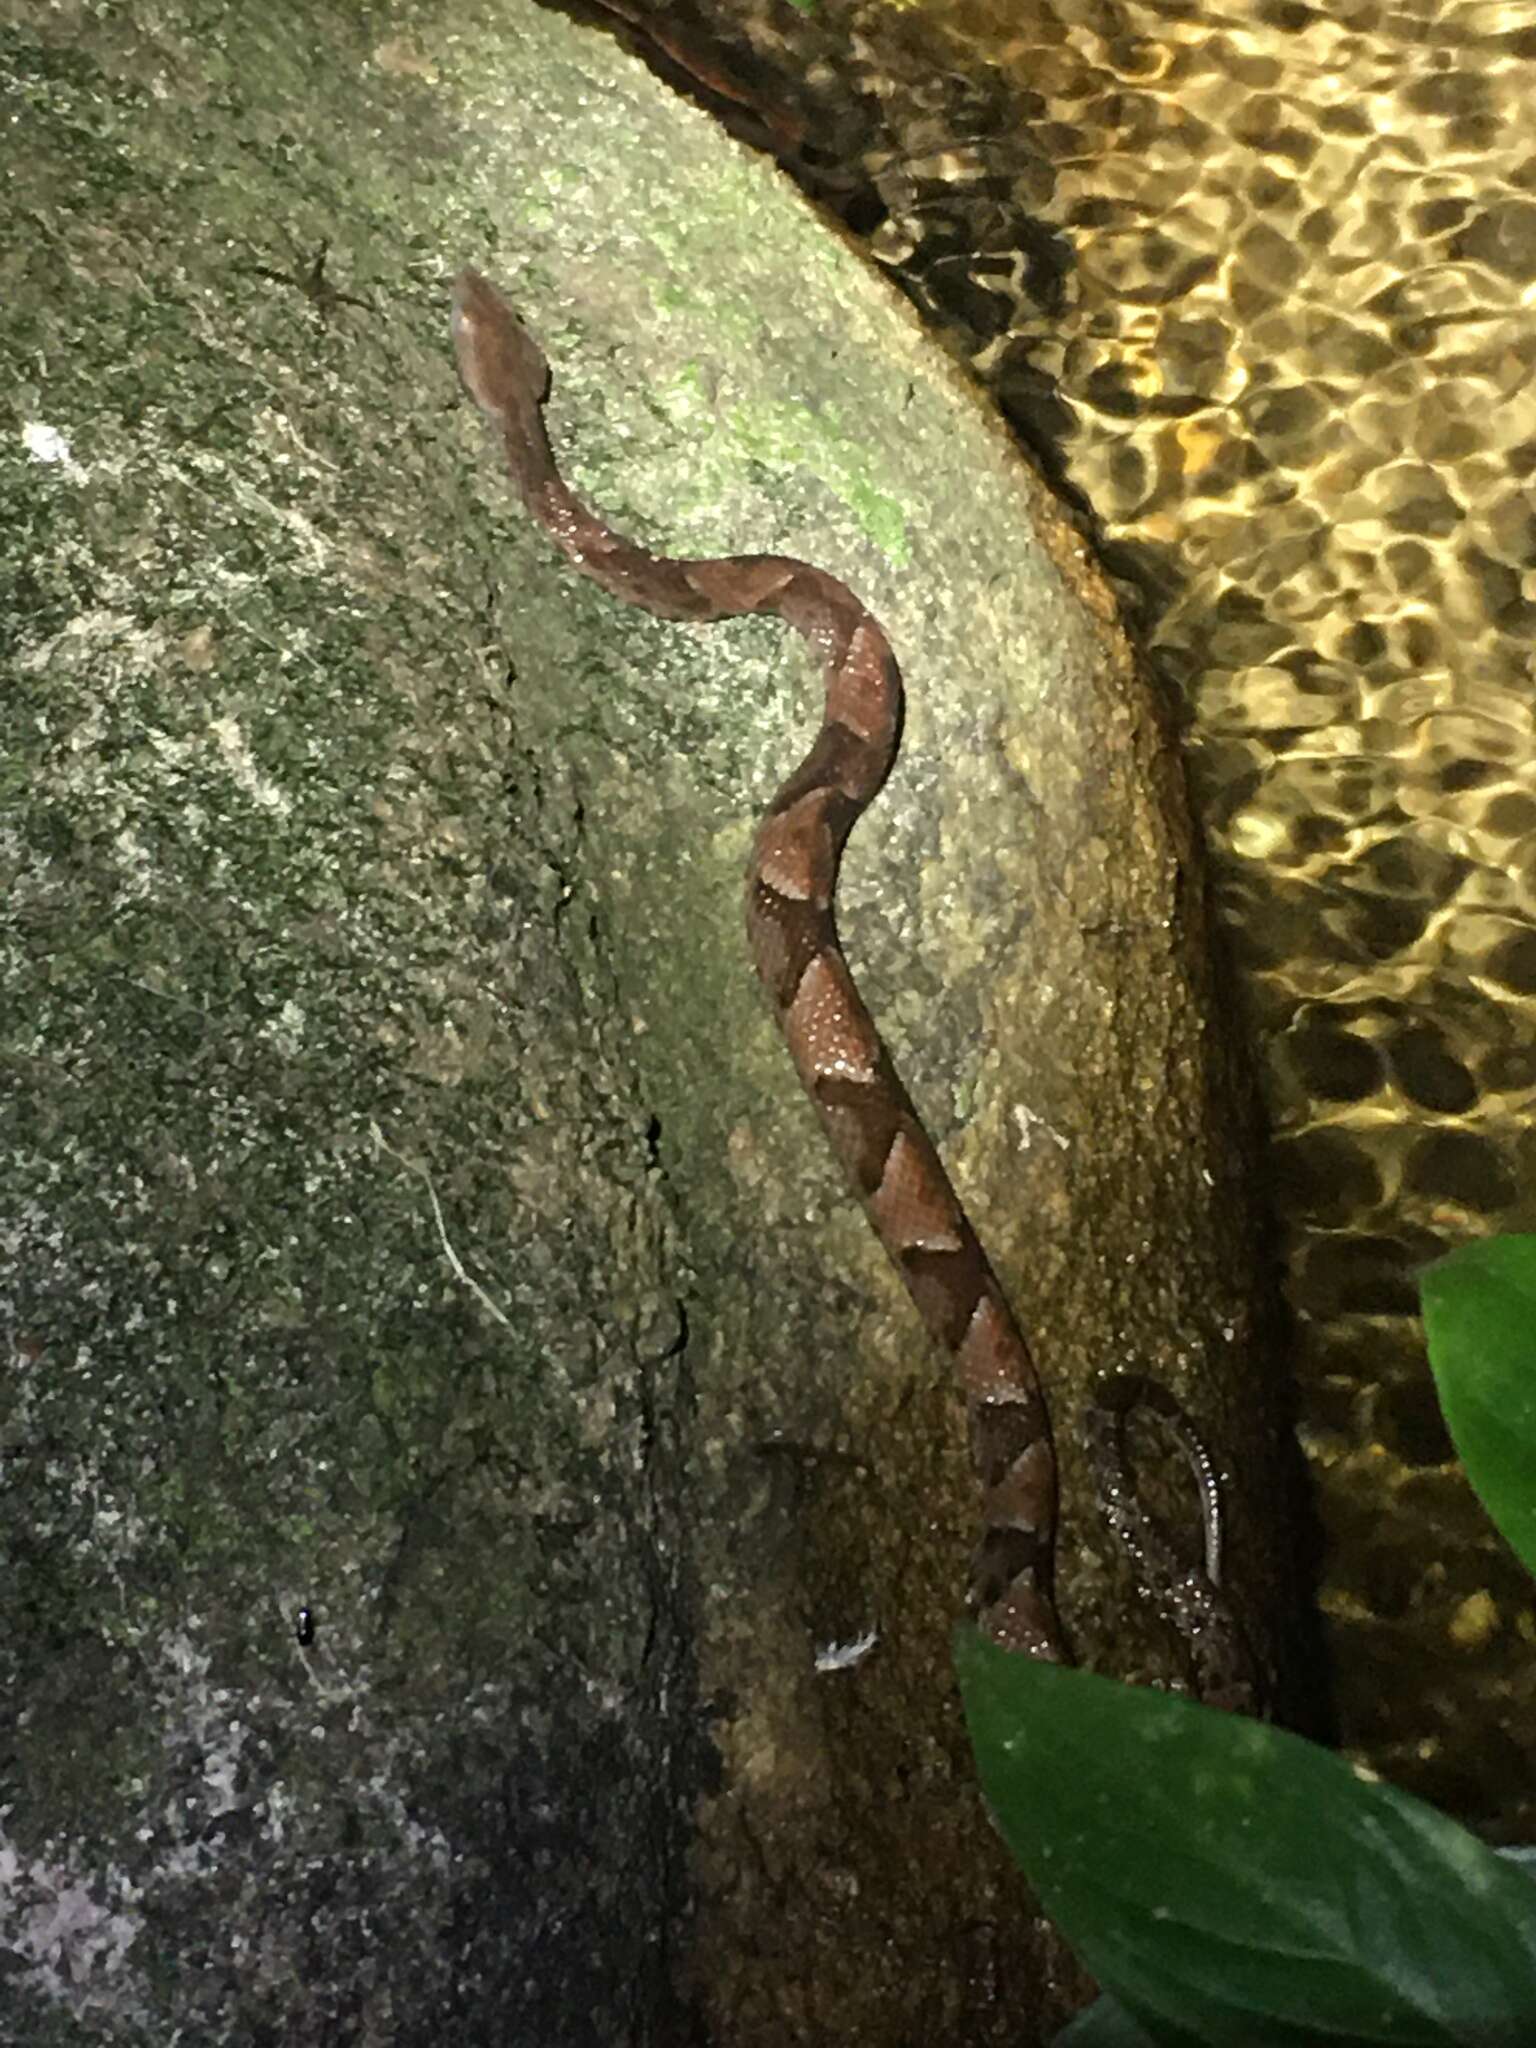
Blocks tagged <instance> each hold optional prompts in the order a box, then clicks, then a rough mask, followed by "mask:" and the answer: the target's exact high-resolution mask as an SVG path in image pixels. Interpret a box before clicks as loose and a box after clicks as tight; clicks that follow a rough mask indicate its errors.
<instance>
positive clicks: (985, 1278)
mask: <svg viewBox="0 0 1536 2048" xmlns="http://www.w3.org/2000/svg"><path fill="white" fill-rule="evenodd" d="M453 337H454V347H455V353H456V356H457V360H458V367H459V374H460V377H461V378H462V380H463V383H464V386H465V389H466V390H467V391H468V393H469V395H470V397H471V398H472V399H473V400H474V402H475V404H476V405H477V406H478V407H479V408H480V410H481V412H482V413H483V414H484V415H485V417H486V419H487V421H488V422H489V424H490V425H491V427H492V428H493V429H494V431H495V433H496V434H497V436H498V437H499V439H500V442H501V448H502V453H503V455H504V457H505V459H506V463H507V467H508V469H509V470H510V472H511V475H512V480H513V482H514V484H515V485H516V487H517V489H518V491H519V493H520V495H521V497H522V499H523V502H524V504H525V505H526V506H527V508H528V510H529V512H530V513H531V514H532V515H533V517H534V518H535V519H536V520H538V522H539V523H540V525H541V526H542V527H543V528H544V530H545V531H546V532H547V533H548V534H549V536H550V538H551V539H552V540H553V542H554V543H555V545H556V547H557V548H559V550H560V551H561V553H562V554H564V555H565V556H566V558H567V559H568V560H569V561H570V562H571V563H572V564H573V565H574V566H575V567H576V568H578V569H580V570H581V571H582V573H583V574H584V575H587V576H589V577H591V578H592V579H593V580H594V581H595V582H597V583H599V584H600V585H601V586H602V587H603V588H604V589H605V590H607V591H609V592H611V593H612V594H613V595H614V596H615V597H618V598H621V599H623V600H624V601H625V602H626V603H628V604H634V605H638V606H641V607H642V608H643V609H644V610H646V611H649V612H652V613H654V614H656V615H658V616H659V617H662V618H668V619H690V620H697V621H701V622H703V621H711V620H718V619H725V618H733V617H737V616H739V615H741V614H744V613H749V612H769V613H773V614H775V615H776V616H778V617H779V618H781V619H783V620H784V622H785V623H786V624H787V625H790V626H793V627H794V628H795V629H796V630H797V631H798V632H799V633H801V634H802V635H803V636H804V638H805V639H806V640H807V641H808V642H809V644H810V645H811V646H812V648H813V649H814V650H815V651H816V652H817V654H818V655H819V656H820V657H821V660H822V662H823V665H824V683H825V691H826V698H825V709H824V714H823V720H822V724H821V728H820V730H819V732H818V733H817V735H816V738H815V741H814V743H813V744H812V747H811V750H810V752H809V753H808V754H807V755H806V757H805V759H804V760H803V761H802V762H801V763H800V765H799V766H798V767H797V768H796V769H795V770H794V772H793V773H792V774H791V775H790V776H789V778H788V780H787V781H786V782H785V783H784V784H783V786H782V787H781V788H780V789H779V791H778V793H777V795H776V796H775V797H774V798H773V801H772V802H771V804H770V805H769V807H768V810H767V812H766V814H765V815H764V817H763V819H762V822H761V824H760V825H759V827H758V831H757V835H756V839H755V841H754V844H753V848H752V854H751V859H750V862H749V864H748V873H747V931H748V938H749V942H750V947H751V952H752V957H753V960H754V962H755V964H756V968H757V972H758V975H759V977H760V979H761V981H762V983H763V986H764V988H765V989H766V990H767V993H768V997H769V1000H770V1002H771V1004H772V1006H773V1011H774V1015H775V1017H776V1018H777V1020H778V1023H779V1027H780V1029H781V1031H782V1033H783V1036H784V1040H785V1043H786V1044H787V1045H788V1047H789V1051H790V1054H791V1057H792V1058H793V1060H794V1063H795V1066H796V1069H797V1071H798V1073H799V1075H800V1079H801V1082H802V1083H803V1085H804V1087H805V1090H806V1092H807V1094H808V1095H809V1096H810V1098H811V1101H812V1102H813V1103H814V1104H815V1106H816V1109H817V1111H818V1113H819V1115H820V1117H821V1120H822V1125H823V1128H824V1129H825V1131H826V1133H827V1137H828V1140H829V1142H830V1144H831V1146H832V1149H833V1151H834V1153H835V1154H836V1155H837V1158H838V1159H839V1161H840V1162H841V1163H842V1165H843V1167H844V1169H845V1171H846V1173H847V1175H848V1177H849V1179H850V1180H851V1182H852V1184H853V1187H854V1189H855V1191H856V1193H857V1194H858V1196H859V1198H860V1200H861V1201H862V1203H863V1204H864V1208H865V1210H866V1213H867V1214H868V1216H869V1219H870V1222H871V1223H872V1224H873V1226H874V1229H875V1231H876V1234H877V1235H878V1237H879V1239H880V1241H881V1243H882V1244H883V1245H884V1247H885V1249H886V1251H887V1253H888V1254H889V1255H890V1257H891V1259H892V1261H893V1262H894V1264H895V1266H896V1269H897V1271H898V1272H899V1273H900V1275H901V1278H902V1280H903V1281H904V1283H905V1285H906V1288H907V1291H908V1293H909V1294H910V1295H911V1297H912V1300H913V1302H914V1304H915V1305H916V1307H917V1310H918V1312H919V1314H920V1315H921V1317H922V1319H923V1321H924V1323H925V1324H926V1325H927V1327H928V1329H929V1331H930V1333H931V1334H932V1335H933V1336H934V1337H935V1338H936V1339H937V1340H938V1342H939V1343H940V1344H941V1345H942V1346H943V1347H944V1349H945V1350H946V1351H947V1352H948V1353H949V1354H950V1355H951V1356H952V1357H953V1359H954V1361H955V1364H956V1367H957V1369H958V1372H959V1377H960V1383H961V1386H962V1388H963V1390H964V1394H965V1400H966V1407H967V1417H968V1427H969V1436H970V1448H971V1457H972V1461H973V1464H974V1467H975V1470H976V1473H977V1476H978V1478H979V1480H980V1484H981V1491H982V1522H983V1533H982V1537H981V1542H980V1545H979V1548H978V1551H977V1553H976V1557H975V1561H974V1564H973V1567H972V1572H971V1584H970V1602H971V1606H972V1608H973V1610H974V1611H975V1613H976V1616H977V1618H978V1621H979V1623H980V1625H981V1627H982V1628H983V1629H984V1631H985V1632H986V1634H987V1635H988V1636H990V1637H991V1639H992V1640H993V1641H994V1642H995V1643H997V1644H999V1645H1000V1646H1002V1647H1003V1648H1005V1649H1010V1650H1018V1651H1023V1652H1024V1653H1026V1654H1028V1655H1030V1656H1035V1657H1043V1658H1048V1659H1051V1660H1053V1661H1057V1662H1070V1661H1072V1659H1071V1652H1070V1649H1069V1646H1068V1642H1067V1638H1066V1635H1065V1632H1064V1630H1063V1627H1062V1624H1061V1619H1060V1616H1059V1614H1058V1612H1057V1609H1056V1603H1055V1598H1054V1593H1053V1588H1052V1566H1053V1553H1054V1545H1055V1536H1056V1515H1057V1473H1056V1456H1055V1452H1054V1449H1053V1447H1052V1442H1051V1432H1050V1419H1049V1415H1048V1411H1047V1407H1046V1401H1045V1395H1044V1391H1043V1389H1042V1386H1041V1382H1040V1378H1039V1374H1038V1373H1037V1371H1036V1368H1035V1364H1034V1361H1033V1359H1032V1357H1031V1355H1030V1350H1029V1346H1028V1344H1027V1343H1026V1341H1025V1338H1024V1334H1023V1332H1022V1330H1021V1329H1020V1327H1019V1325H1018V1322H1017V1321H1016V1319H1015V1317H1014V1315H1013V1313H1012V1310H1011V1309H1010V1308H1009V1306H1008V1303H1007V1301H1006V1299H1005V1297H1004V1295H1003V1292H1002V1289H1001V1287H1000V1286H999V1285H998V1282H997V1279H996V1277H995V1275H994V1274H993V1272H992V1268H991V1266H990V1265H989V1263H988V1261H987V1257H986V1254H985V1253H984V1251H983V1250H982V1247H981V1244H980V1242H979V1240H978V1238H977V1235H976V1232H975V1230H974V1229H973V1228H972V1226H971V1222H970V1219H969V1218H968V1217H967V1215H966V1213H965V1210H964V1208H963V1207H962V1206H961V1203H960V1200H959V1198H958V1196H957V1195H956V1193H955V1190H954V1187H953V1186H952V1184H951V1182H950V1179H949V1175H948V1174H947V1172H946V1171H945V1168H944V1165H943V1162H942V1161H941V1160H940V1158H939V1155H938V1152H937V1150H936V1149H935V1147H934V1145H933V1143H932V1141H931V1139H930V1138H929V1136H928V1134H927V1132H926V1131H925V1130H924V1128H923V1125H922V1122H921V1120H920V1119H919V1117H918V1115H917V1112H916V1110H915V1109H914V1108H913V1106H912V1102H911V1100H910V1098H909V1097H908V1095H907V1092H906V1089H905V1087H904V1086H903V1085H902V1082H901V1079H900V1076H899V1075H898V1074H897V1073H896V1070H895V1068H894V1066H893V1065H892V1063H891V1059H890V1056H889V1054H888V1053H887V1051H886V1048H885V1045H884V1044H883V1042H882V1040H881V1038H880V1034H879V1032H878V1030H877V1029H876V1027H875V1023H874V1020H873V1018H872V1017H871V1016H870V1013H869V1011H868V1009H867V1008H866V1006H865V1004H864V1001H863V998H862V997H861V996H860V994H859V991H858V989H857V987H856V986H855V984H854V981H853V977H852V975H851V973H850V972H849V969H848V965H847V962H846V960H845V958H844V956H843V952H842V948H841V945H840V944H839V941H838V934H837V926H836V920H835V914H834V902H835V896H836V888H837V876H838V868H839V864H840V862H841V858H842V853H843V848H844V845H845V844H846V842H847V839H848V835H849V833H850V831H851V830H852V828H853V826H854V824H855V823H856V821H857V820H858V818H859V817H860V815H861V814H862V812H863V811H864V810H865V808H866V807H867V806H868V805H869V804H870V802H871V801H872V800H873V799H874V797H875V796H876V795H877V794H878V792H879V790H880V788H881V786H882V785H883V784H884V782H885V779H886V777H887V775H888V774H889V772H890V769H891V764H892V762H893V761H894V759H895V756H896V749H897V743H898V738H899V733H900V726H901V713H902V683H901V675H900V671H899V669H898V667H897V664H896V658H895V655H894V654H893V652H892V650H891V646H890V643H889V641H888V640H887V638H886V635H885V633H884V631H883V630H882V628H881V627H880V625H879V623H878V621H877V620H876V619H875V618H874V617H873V616H872V615H871V614H870V612H869V611H868V610H867V609H866V608H865V606H864V605H863V604H862V603H861V602H860V601H859V599H858V598H857V597H855V596H854V594H853V593H852V592H851V591H850V590H849V589H848V588H847V586H846V585H845V584H843V583H841V582H839V581H838V580H837V578H836V577H834V576H830V575H828V574H827V573H826V572H825V571H823V570H820V569H816V568H813V567H811V566H810V565H809V564H808V563H805V562H801V561H796V560H794V559H792V558H791V557H789V556H783V555H731V556H726V557H722V558H719V559H715V560H682V559H674V558H671V557H668V556H660V555H653V554H651V553H649V552H648V551H647V550H645V549H644V548H641V547H638V546H636V545H635V544H634V543H633V542H631V541H628V540H626V539H624V538H623V537H622V536H621V535H619V534H616V533H615V532H613V530H612V529H611V528H610V527H608V526H607V525H605V524H604V523H603V521H602V520H601V519H599V518H598V517H597V516H596V515H595V514H594V513H593V512H591V511H590V510H589V509H588V508H587V507H586V506H585V505H583V504H582V503H581V502H580V500H579V499H578V498H577V497H576V496H575V494H574V493H573V492H572V491H571V490H570V488H569V486H568V485H567V484H566V483H565V481H564V479H563V478H562V477H561V476H560V474H559V471H558V469H557V468H556V465H555V460H554V456H553V453H552V452H551V449H550V445H549V440H548V437H547V435H546V433H545V430H544V422H543V404H544V400H545V397H546V395H547V393H548V388H549V365H548V363H547V362H546V360H545V358H544V355H543V353H542V351H541V350H540V348H539V346H538V344H537V342H536V341H535V340H534V339H533V337H532V336H531V335H530V334H529V333H528V331H527V329H526V328H525V327H524V326H523V325H522V323H521V321H520V320H519V319H518V318H517V316H516V314H515V313H514V312H513V311H512V309H511V307H510V306H509V305H508V304H507V303H506V301H505V299H503V298H502V296H501V294H500V293H499V292H498V291H497V290H496V289H495V287H494V286H492V285H491V284H490V283H489V282H488V280H487V279H485V278H484V277H482V276H481V275H480V274H479V273H478V272H477V271H474V270H464V271H463V272H461V273H460V275H459V277H458V279H457V280H456V282H455V286H454V295H453ZM1149 1385H1150V1383H1148V1382H1145V1381H1142V1380H1132V1379H1130V1378H1128V1377H1126V1376H1121V1378H1120V1379H1117V1380H1112V1381H1110V1382H1109V1383H1108V1387H1109V1390H1110V1391H1109V1393H1108V1395H1107V1398H1106V1401H1105V1403H1104V1405H1103V1407H1102V1409H1101V1411H1100V1420H1099V1422H1098V1424H1096V1425H1095V1427H1094V1428H1093V1429H1092V1431H1091V1441H1092V1443H1093V1447H1094V1450H1095V1462H1096V1465H1097V1467H1098V1484H1099V1487H1100V1491H1101V1497H1102V1504H1103V1506H1104V1509H1105V1513H1106V1518H1107V1519H1108V1521H1109V1523H1110V1526H1111V1527H1112V1528H1113V1529H1114V1530H1115V1532H1116V1534H1117V1535H1118V1536H1119V1537H1120V1538H1121V1540H1122V1541H1123V1542H1124V1543H1125V1544H1126V1546H1127V1548H1128V1549H1129V1550H1130V1552H1131V1554H1132V1557H1133V1560H1134V1561H1135V1562H1136V1564H1137V1569H1138V1573H1139V1575H1140V1577H1141V1582H1142V1584H1143V1587H1144V1589H1145V1590H1147V1591H1148V1593H1149V1595H1150V1597H1152V1598H1153V1599H1154V1600H1156V1602H1157V1603H1158V1605H1159V1606H1160V1608H1161V1609H1162V1610H1163V1612H1164V1613H1165V1614H1166V1615H1167V1616H1168V1617H1169V1619H1170V1620H1172V1621H1173V1622H1174V1624H1175V1625H1176V1626H1177V1627H1178V1628H1179V1630H1180V1632H1181V1634H1183V1635H1184V1636H1185V1638H1186V1641H1187V1643H1188V1645H1189V1650H1190V1656H1191V1662H1192V1665H1193V1666H1194V1668H1195V1672H1196V1677H1197V1684H1198V1685H1199V1686H1200V1689H1201V1690H1202V1692H1203V1694H1204V1696H1205V1697H1208V1698H1211V1699H1212V1700H1213V1703H1220V1704H1224V1705H1242V1704H1246V1703H1247V1701H1246V1699H1245V1698H1243V1697H1241V1693H1242V1683H1241V1680H1240V1678H1239V1677H1238V1675H1237V1668H1236V1659H1237V1657H1238V1650H1239V1647H1240V1639H1239V1638H1237V1637H1236V1635H1235V1631H1234V1630H1232V1629H1229V1627H1228V1624H1227V1620H1226V1616H1225V1603H1224V1602H1223V1601H1222V1600H1221V1597H1220V1595H1219V1594H1218V1593H1217V1591H1216V1588H1215V1586H1214V1584H1213V1583H1212V1581H1213V1579H1214V1577H1215V1569H1214V1568H1216V1567H1217V1565H1218V1556H1217V1553H1218V1550H1219V1535H1218V1530H1219V1502H1218V1500H1217V1497H1216V1488H1215V1476H1214V1466H1213V1465H1212V1463H1211V1461H1210V1458H1209V1456H1208V1454H1207V1453H1206V1452H1205V1450H1204V1447H1203V1445H1201V1444H1200V1443H1199V1439H1198V1438H1197V1437H1196V1436H1195V1435H1194V1432H1193V1429H1192V1427H1191V1426H1190V1425H1189V1423H1188V1420H1187V1418H1185V1417H1184V1415H1183V1411H1182V1409H1180V1408H1179V1407H1178V1404H1177V1403H1176V1402H1174V1400H1173V1397H1172V1396H1171V1395H1169V1394H1167V1393H1166V1392H1164V1391H1163V1390H1162V1389H1160V1388H1158V1389H1155V1390H1154V1391H1153V1392H1151V1393H1148V1391H1147V1389H1148V1387H1149ZM1142 1400H1146V1401H1147V1402H1149V1404H1150V1405H1152V1406H1153V1407H1154V1408H1155V1409H1156V1411H1157V1412H1158V1413H1160V1414H1162V1415H1163V1416H1164V1417H1165V1419H1167V1420H1168V1421H1169V1422H1170V1425H1171V1426H1172V1427H1174V1428H1175V1429H1176V1430H1177V1431H1178V1433H1179V1434H1180V1437H1181V1440H1182V1441H1183V1443H1184V1447H1185V1450H1186V1454H1187V1455H1188V1456H1189V1458H1190V1461H1191V1464H1192V1465H1193V1466H1194V1467H1195V1470H1196V1475H1197V1478H1198V1479H1199V1481H1200V1485H1201V1491H1202V1500H1203V1506H1204V1514H1205V1524H1206V1551H1207V1556H1206V1561H1205V1564H1204V1565H1203V1566H1202V1567H1200V1568H1192V1569H1189V1570H1185V1569H1184V1568H1183V1567H1180V1566H1179V1565H1178V1563H1177V1560H1176V1559H1174V1558H1173V1556H1172V1553H1171V1551H1170V1549H1169V1547H1168V1546H1167V1544H1166V1543H1165V1542H1163V1541H1162V1539H1161V1538H1160V1537H1159V1536H1158V1535H1157V1532H1156V1531H1155V1530H1154V1529H1153V1528H1152V1526H1151V1524H1150V1522H1149V1520H1148V1518H1147V1517H1145V1516H1144V1515H1143V1514H1142V1512H1141V1510H1140V1508H1139V1507H1138V1505H1137V1504H1136V1502H1135V1500H1134V1496H1133V1493H1132V1490H1131V1488H1130V1486H1129V1483H1128V1482H1127V1481H1126V1480H1125V1478H1124V1466H1125V1459H1124V1443H1123V1434H1122V1425H1123V1422H1124V1419H1125V1416H1126V1414H1127V1413H1128V1412H1129V1409H1130V1407H1131V1406H1134V1405H1137V1404H1138V1403H1139V1402H1141V1401H1142ZM1192 1447H1193V1448H1192Z"/></svg>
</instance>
